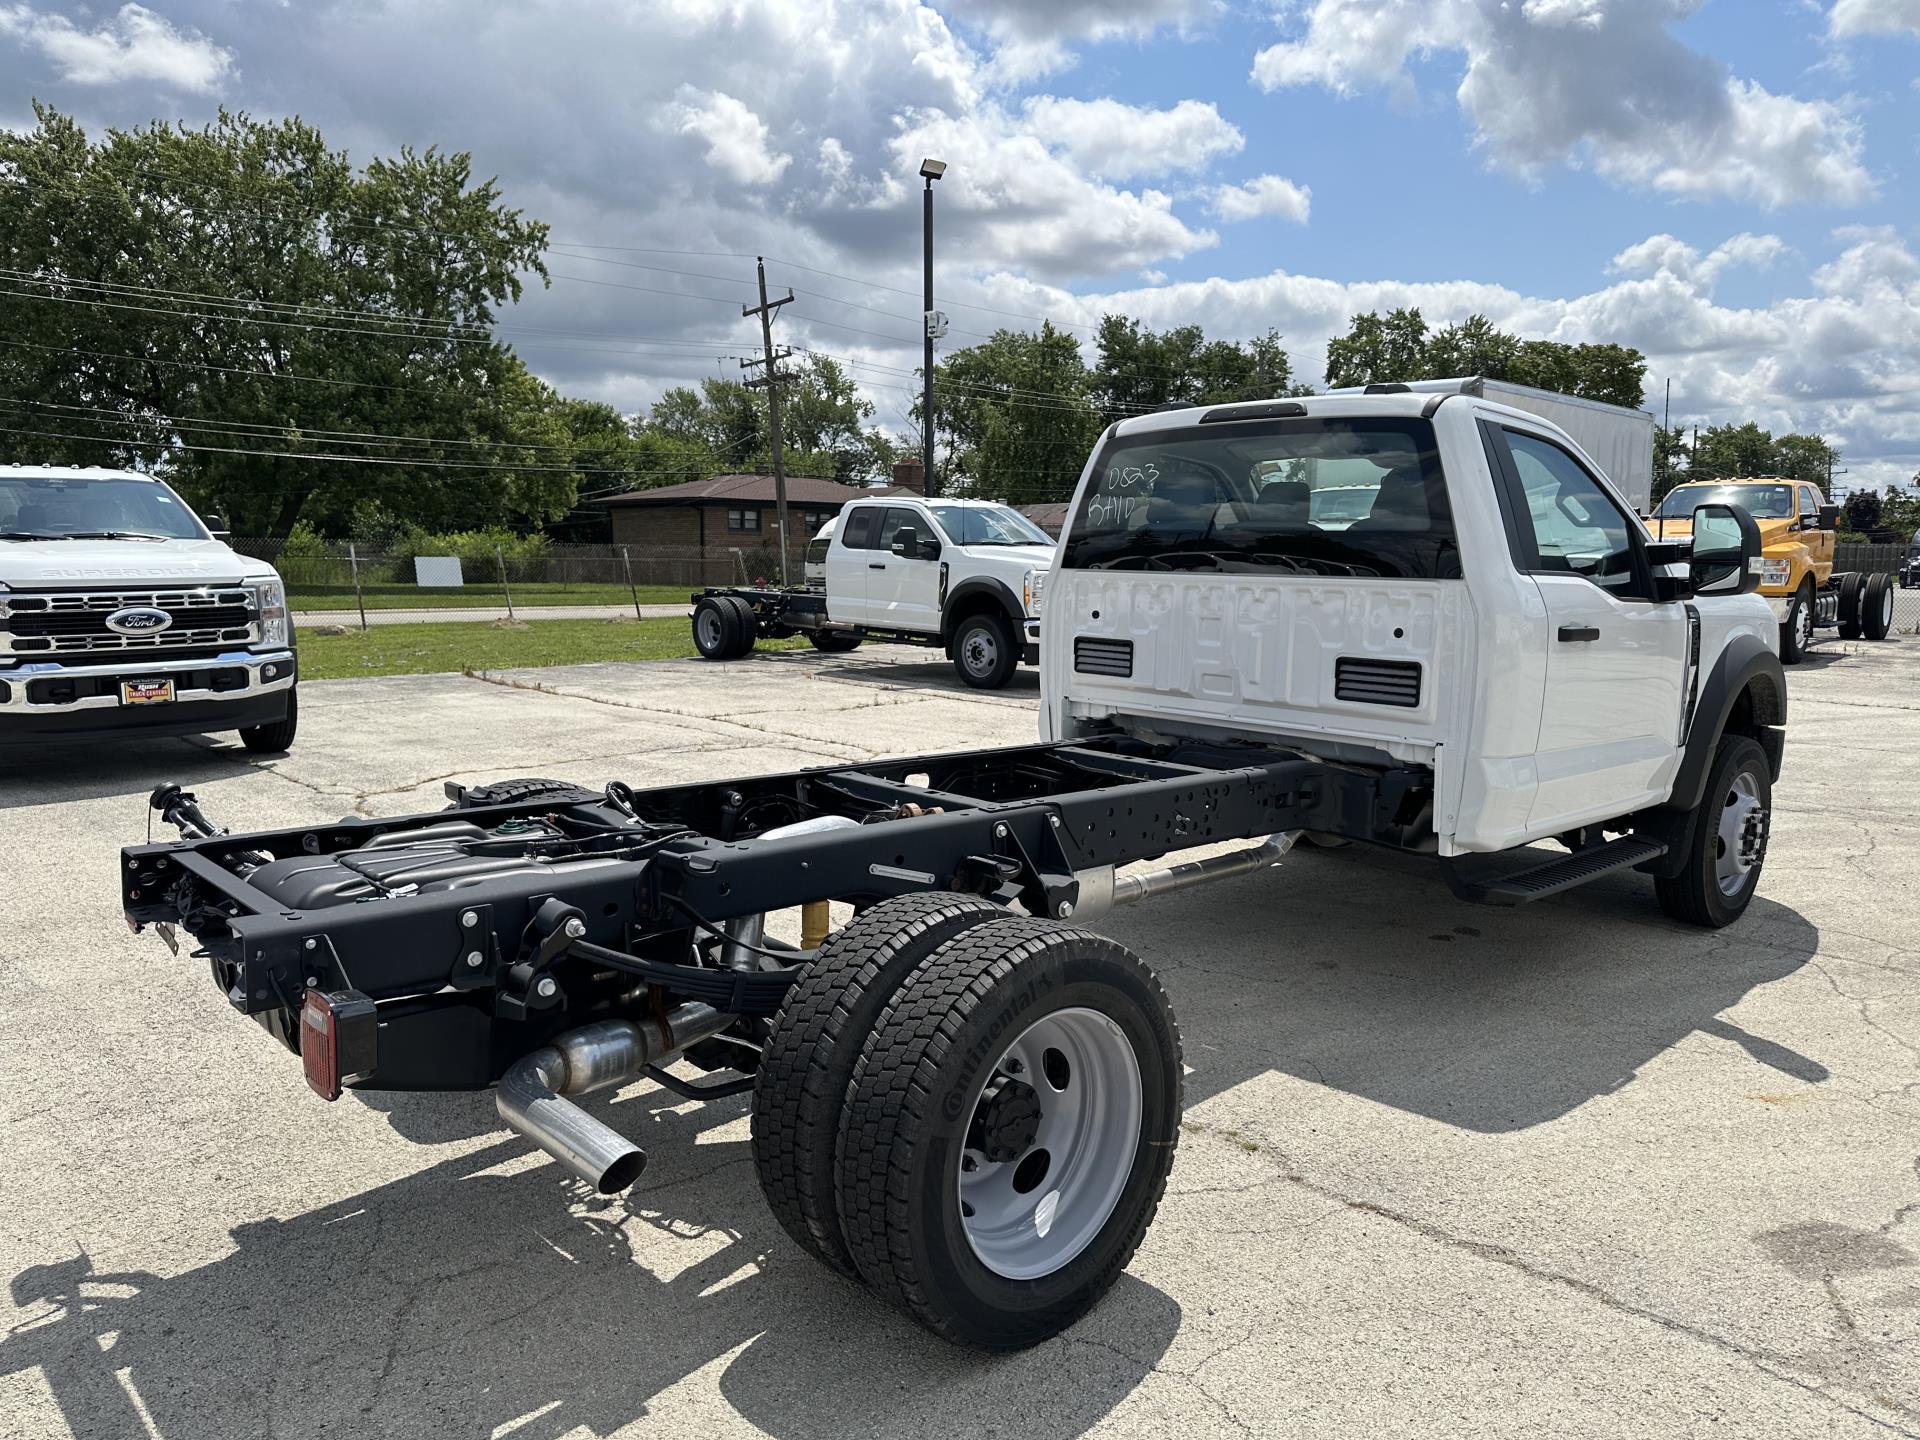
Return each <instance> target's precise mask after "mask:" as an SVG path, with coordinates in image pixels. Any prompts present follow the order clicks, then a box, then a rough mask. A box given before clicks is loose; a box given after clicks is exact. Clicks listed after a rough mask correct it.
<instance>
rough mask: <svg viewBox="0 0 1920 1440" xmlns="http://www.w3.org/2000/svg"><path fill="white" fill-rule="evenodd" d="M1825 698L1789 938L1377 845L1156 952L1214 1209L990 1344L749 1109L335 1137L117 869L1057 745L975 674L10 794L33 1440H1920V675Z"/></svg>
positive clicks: (663, 697)
mask: <svg viewBox="0 0 1920 1440" xmlns="http://www.w3.org/2000/svg"><path fill="white" fill-rule="evenodd" d="M1790 673H1791V691H1792V718H1791V729H1790V735H1789V740H1788V746H1787V773H1786V775H1785V777H1784V779H1783V782H1782V784H1781V785H1780V787H1779V789H1778V791H1777V792H1776V818H1775V823H1774V831H1773V844H1772V850H1771V854H1770V857H1769V863H1768V867H1767V871H1766V876H1765V879H1764V882H1763V885H1762V889H1761V897H1760V899H1759V900H1758V901H1757V902H1756V904H1755V905H1754V908H1753V910H1752V911H1751V912H1750V914H1749V915H1748V917H1747V918H1746V919H1745V920H1744V921H1743V922H1742V923H1741V924H1740V925H1739V926H1737V927H1736V928H1734V929H1731V930H1729V931H1726V932H1724V933H1720V934H1705V933H1701V932H1699V931H1694V930H1689V929H1685V928H1683V927H1681V926H1679V925H1677V924H1674V923H1672V922H1670V921H1668V920H1667V919H1666V918H1665V917H1664V916H1663V915H1662V914H1661V913H1660V911H1659V910H1658V909H1657V908H1656V907H1655V906H1654V903H1653V899H1652V895H1651V887H1650V885H1648V884H1647V883H1646V882H1645V881H1643V880H1641V879H1639V878H1638V877H1628V878H1620V879H1615V880H1611V881H1608V882H1603V883H1602V884H1600V885H1599V886H1596V887H1594V888H1591V889H1588V890H1585V891H1581V892H1576V893H1575V894H1573V895H1571V896H1569V897H1566V898H1563V899H1560V900H1558V901H1551V902H1547V903H1543V904H1540V905H1536V906H1533V907H1530V908H1527V909H1523V910H1515V911H1500V910H1487V909H1477V908H1471V907H1467V906H1464V905H1461V904H1459V903H1458V902H1456V901H1454V900H1453V899H1452V898H1451V897H1450V896H1449V895H1448V893H1447V891H1446V889H1445V888H1444V886H1443V885H1442V884H1441V882H1440V880H1439V878H1438V877H1437V875H1435V874H1433V873H1432V872H1431V870H1430V869H1429V868H1427V867H1424V866H1421V865H1417V864H1410V863H1401V862H1399V861H1397V860H1393V859H1389V858H1383V857H1381V856H1378V855H1372V854H1366V853H1361V852H1359V851H1357V850H1346V851H1340V852H1313V853H1296V854H1295V855H1294V856H1291V857H1289V858H1288V860H1287V861H1286V862H1285V863H1284V865H1283V866H1282V867H1281V868H1280V869H1279V870H1278V871H1276V872H1273V873H1271V874H1268V875H1262V876H1256V877H1252V878H1249V879H1244V880H1237V881H1231V882H1227V883H1225V884H1223V885H1220V886H1217V887H1214V888H1211V889H1206V890H1201V891H1198V892H1191V893H1189V894H1186V895H1182V896H1176V897H1172V898H1169V899H1166V900H1162V901H1159V902H1156V904H1155V905H1153V906H1150V907H1146V908H1143V909H1140V910H1136V911H1128V912H1121V913H1119V914H1117V915H1115V916H1114V917H1112V918H1111V919H1110V920H1109V921H1108V922H1105V923H1104V924H1103V926H1102V927H1101V928H1103V929H1106V930H1107V931H1108V932H1109V933H1111V934H1113V935H1114V936H1116V937H1117V938H1119V939H1120V940H1122V941H1124V942H1125V943H1126V944H1128V945H1130V946H1132V947H1133V948H1134V949H1136V950H1137V951H1138V952H1140V953H1141V954H1142V955H1143V956H1145V957H1146V958H1147V959H1149V960H1150V961H1151V962H1153V963H1154V964H1155V965H1157V966H1158V967H1159V968H1160V970H1161V972H1162V974H1163V975H1164V977H1165V979H1166V982H1167V985H1168V988H1169V990H1170V991H1171V993H1172V997H1173V1001H1174V1004H1175V1006H1176V1008H1177V1011H1178V1013H1179V1015H1180V1017H1181V1023H1182V1027H1183V1033H1184V1038H1185V1048H1186V1059H1187V1063H1188V1065H1189V1066H1190V1067H1191V1068H1190V1073H1189V1075H1188V1076H1187V1100H1188V1121H1187V1126H1186V1129H1185V1133H1184V1135H1183V1138H1182V1142H1181V1148H1180V1153H1179V1158H1178V1161H1177V1163H1176V1165H1175V1168H1174V1172H1173V1180H1172V1184H1171V1188H1170V1190H1169V1193H1168V1196H1167V1199H1166V1202H1165V1203H1164V1205H1163V1206H1162V1208H1161V1211H1160V1216H1159V1219H1158V1221H1157V1222H1156V1224H1155V1225H1154V1228H1153V1229H1152V1231H1151V1232H1150V1234H1149V1236H1148V1239H1147V1242H1146V1245H1145V1246H1144V1248H1143V1249H1142V1251H1141V1252H1140V1254H1139V1256H1138V1258H1137V1259H1136V1260H1135V1262H1134V1263H1133V1265H1132V1267H1131V1269H1130V1271H1129V1273H1128V1274H1127V1275H1126V1276H1125V1277H1124V1279H1123V1280H1122V1282H1121V1283H1120V1285H1119V1286H1118V1287H1117V1289H1116V1290H1115V1291H1114V1292H1113V1294H1112V1295H1111V1296H1110V1297H1109V1298H1108V1300H1107V1301H1106V1302H1105V1303H1104V1304H1103V1305H1102V1306H1101V1307H1100V1308H1099V1309H1097V1310H1096V1311H1095V1312H1094V1313H1093V1314H1092V1315H1091V1316H1090V1317H1089V1318H1088V1319H1086V1320H1085V1321H1083V1322H1082V1323H1081V1324H1080V1325H1078V1326H1077V1327H1076V1328H1075V1329H1074V1330H1072V1331H1071V1332H1070V1333H1069V1334H1068V1335H1066V1336H1065V1337H1063V1338H1062V1339H1060V1340H1058V1341H1055V1342H1052V1343H1050V1344H1047V1345H1044V1346H1042V1347H1040V1348H1038V1349H1036V1350H1034V1351H1031V1352H1028V1353H1025V1354H1022V1355H1016V1356H1011V1357H1002V1358H983V1357H981V1356H978V1355H973V1354H969V1353H963V1352H960V1351H956V1350H953V1349H950V1348H948V1347H947V1346H945V1345H943V1344H941V1343H940V1342H937V1341H935V1340H932V1339H930V1338H928V1337H927V1336H926V1335H924V1334H922V1333H921V1332H920V1331H918V1330H917V1329H915V1328H913V1327H912V1326H910V1325H909V1324H907V1323H906V1322H904V1321H902V1320H900V1319H898V1318H896V1317H894V1316H893V1315H891V1314H889V1313H887V1312H884V1311H882V1310H881V1309H879V1308H878V1307H877V1306H876V1305H875V1304H872V1303H869V1301H868V1299H867V1297H866V1296H865V1295H864V1293H863V1292H861V1291H859V1290H857V1289H855V1288H854V1287H852V1286H849V1285H847V1284H844V1283H842V1282H841V1281H839V1280H837V1279H835V1278H834V1277H832V1276H831V1275H829V1274H828V1273H827V1272H826V1271H825V1270H824V1269H822V1268H821V1267H820V1266H818V1265H816V1264H814V1263H812V1262H811V1261H810V1260H808V1259H807V1258H806V1257H804V1256H803V1255H801V1254H800V1253H799V1252H798V1251H797V1250H796V1249H795V1248H794V1247H793V1246H792V1245H791V1244H790V1243H789V1242H788V1241H787V1239H786V1237H785V1235H784V1234H783V1233H782V1232H781V1231H780V1229H779V1228H778V1226H777V1225H776V1224H775V1223H774V1221H773V1220H772V1219H771V1217H770V1216H769V1215H768V1214H767V1212H766V1210H765V1208H764V1206H763V1205H762V1203H761V1201H760V1198H759V1195H758V1192H757V1189H756V1187H755V1184H754V1179H753V1168H752V1162H751V1159H750V1157H749V1154H748V1146H747V1120H746V1111H745V1108H744V1107H745V1101H744V1100H734V1101H729V1102H723V1103H720V1104H716V1105H713V1106H708V1107H704V1108H703V1107H699V1106H693V1105H687V1104H682V1103H677V1102H676V1101H675V1100H674V1098H673V1097H672V1096H670V1095H667V1094H665V1093H664V1092H661V1091H659V1090H656V1089H654V1088H652V1087H651V1086H648V1085H636V1086H632V1087H629V1088H628V1089H626V1090H624V1091H621V1092H620V1093H619V1094H618V1095H617V1096H616V1097H615V1098H613V1099H612V1100H610V1101H606V1100H603V1101H600V1102H598V1104H597V1105H596V1109H597V1111H598V1113H601V1114H603V1115H606V1116H608V1117H609V1118H611V1119H612V1121H613V1123H615V1124H617V1125H620V1126H622V1127H623V1128H625V1129H626V1130H627V1131H629V1132H630V1133H632V1134H634V1135H635V1136H636V1137H642V1143H643V1144H646V1145H647V1146H648V1147H649V1149H650V1151H651V1153H652V1162H651V1164H650V1166H649V1168H648V1169H647V1171H646V1172H645V1174H644V1175H643V1176H642V1178H641V1180H640V1183H639V1184H638V1186H637V1187H636V1188H635V1189H634V1190H633V1191H632V1192H631V1193H630V1194H629V1195H628V1196H625V1197H623V1198H621V1199H619V1200H615V1201H604V1200H597V1199H592V1198H589V1197H587V1196H585V1195H583V1194H582V1193H581V1190H580V1188H579V1187H577V1186H574V1185H572V1184H569V1183H568V1182H567V1181H565V1180H564V1179H563V1178H562V1176H561V1173H560V1172H559V1170H558V1168H557V1167H556V1166H555V1165H553V1164H552V1163H550V1162H549V1161H548V1160H547V1159H546V1158H545V1157H544V1156H542V1155H541V1154H539V1153H538V1152H536V1151H534V1150H532V1149H531V1147H529V1146H528V1145H526V1144H525V1143H523V1142H521V1141H520V1140H518V1139H517V1138H513V1137H510V1136H508V1135H507V1134H506V1133H505V1132H503V1131H501V1130H499V1129H498V1128H497V1127H496V1125H495V1122H494V1119H493V1110H492V1104H491V1101H490V1099H489V1098H488V1097H486V1096H481V1095H474V1096H435V1095H413V1096H369V1097H365V1098H359V1097H352V1096H350V1097H349V1098H346V1099H344V1100H342V1101H341V1102H340V1103H338V1104H336V1105H334V1106H331V1107H329V1106H326V1105H323V1104H322V1103H321V1102H320V1101H319V1100H317V1099H316V1098H315V1097H314V1096H313V1095H312V1094H311V1093H310V1092H309V1091H308V1090H307V1088H306V1087H305V1085H304V1084H303V1083H302V1080H301V1077H300V1071H299V1066H298V1064H297V1063H296V1062H295V1061H293V1060H292V1059H291V1058H290V1057H289V1056H287V1055H286V1054H285V1053H284V1052H283V1051H280V1050H278V1049H277V1048H276V1047H275V1045H274V1044H273V1043H272V1042H271V1041H270V1040H269V1039H268V1037H267V1036H266V1034H265V1033H264V1032H263V1031H261V1030H260V1029H258V1028H257V1027H255V1026H253V1025H251V1024H249V1023H247V1022H245V1021H243V1020H241V1019H239V1018H238V1017H236V1016H235V1015H233V1014H232V1013H231V1012H230V1011H229V1010H228V1009H227V1007H226V1006H225V1004H224V1003H223V1002H222V1000H221V999H220V997H219V996H218V995H216V994H215V993H214V991H213V990H212V988H211V986H210V985H209V983H208V979H207V974H206V969H205V966H204V965H203V964H201V963H199V962H196V961H193V960H190V959H188V958H186V957H185V956H184V955H183V956H182V957H181V958H178V959H175V958H172V957H170V956H169V955H168V953H167V951H166V950H165V949H164V948H163V947H162V946H161V944H160V943H159V941H158V940H156V939H154V938H152V937H151V936H145V937H138V938H136V937H132V936H129V935H128V933H127V931H126V929H125V927H124V925H123V923H122V921H121V917H120V913H119V909H118V904H117V892H116V887H115V881H114V871H115V852H116V849H117V847H118V846H120V845H121V844H123V843H126V842H129V841H132V840H137V839H138V838H140V837H141V835H142V834H143V833H144V832H145V827H146V819H145V812H144V804H143V801H144V795H145V793H146V791H147V790H148V789H149V788H150V787H151V786H152V785H153V784H155V783H156V782H157V781H160V780H162V779H174V780H179V781H181V782H183V783H186V784H188V785H189V786H191V787H192V788H193V789H194V790H196V791H197V792H198V793H199V795H200V796H201V799H202V801H203V803H204V805H205V808H206V809H207V810H208V812H209V813H210V814H211V815H212V816H214V818H215V819H216V820H218V821H221V822H223V823H228V824H233V825H235V826H239V827H247V828H253V827H260V826H267V825H275V824H295V823H304V822H308V821H311V820H313V819H314V818H316V817H323V816H331V815H335V814H340V813H345V812H349V811H361V812H365V813H391V812H403V811H407V810H410V809H424V808H429V807H436V806H437V805H438V804H439V803H441V802H440V786H441V782H442V781H443V779H445V778H448V777H454V778H459V779H462V780H470V781H471V780H478V779H485V778H499V777H505V776H512V775H527V774H531V775H556V776H561V777H568V778H577V779H579V780H582V781H594V782H598V781H600V780H604V779H606V778H610V777H613V776H619V777H621V778H623V779H625V780H627V781H629V782H630V783H633V784H635V785H645V784H654V783H664V782H668V781H675V780H688V779H697V778H707V777H718V776H723V775H727V774H733V773H744V772H753V771H769V770H776V769H782V768H789V767H795V766H801V765H809V764H819V763H825V762H830V761H834V760H843V759H857V758H862V757H866V756H870V755H876V754H886V753H892V754H898V753H910V752H913V751H926V750H935V749H955V748H963V747H969V746H975V745H981V744H991V743H1015V742H1020V741H1024V740H1026V739H1029V738H1031V736H1032V735H1033V733H1034V708H1035V700H1036V697H1037V687H1036V685H1035V682H1034V679H1033V676H1032V673H1031V672H1023V673H1022V675H1021V676H1020V677H1019V679H1018V680H1017V681H1016V683H1015V686H1014V687H1013V688H1012V689H1011V690H1009V691H1006V692H1003V693H1000V694H997V695H992V696H982V695H978V694H974V693H970V692H967V691H964V690H963V689H961V688H959V687H958V686H957V685H956V684H955V683H954V681H953V678H952V674H951V671H950V669H949V668H948V667H947V666H945V665H944V664H934V663H929V660H928V657H927V656H925V654H924V653H916V652H910V651H893V652H889V651H886V650H884V649H877V648H876V649H870V650H863V651H861V652H859V653H858V654H856V655H853V656H848V657H833V658H826V657H820V656H816V655H814V654H812V653H793V654H778V655H764V654H763V655H760V656H757V657H755V658H754V659H753V660H751V661H748V662H743V663H742V664H739V665H731V666H724V667H722V666H709V665H703V664H701V663H700V662H663V663H657V664H651V665H627V666H612V665H610V666H588V667H578V668H574V669H568V670H538V671H523V672H517V673H513V674H505V675H500V676H496V677H491V678H487V679H474V678H464V677H459V676H427V677H407V678H395V679H385V680H352V681H336V682H330V683H327V684H318V685H314V686H311V687H309V688H308V690H307V691H306V692H305V695H304V699H303V712H304V713H303V716H302V719H303V733H302V735H301V740H300V744H299V747H298V749H297V750H296V751H295V753H294V754H292V755H291V756H289V757H287V758H285V759H280V760H275V761H270V762H266V763H260V762H257V761H255V760H253V759H252V758H250V757H247V756H245V755H244V753H243V752H242V751H241V750H240V749H239V748H238V747H237V745H234V744H230V743H226V742H225V741H221V740H215V741H196V742H187V741H154V742H146V743H137V744H136V743H126V744H113V745H95V746H91V747H87V748H83V749H75V750H72V751H65V752H55V753H51V754H48V753H36V754H33V755H31V756H26V755H15V756H13V757H11V758H7V757H0V824H4V825H5V826H6V831H7V844H6V851H5V853H6V860H5V862H4V867H3V868H4V875H5V882H4V900H0V906H3V907H4V914H5V918H6V921H7V924H6V928H5V930H4V931H3V932H0V1135H3V1136H4V1137H5V1141H4V1145H0V1194H4V1196H5V1204H4V1206H3V1207H0V1280H4V1282H5V1289H4V1291H0V1436H4V1437H8V1440H12V1437H48V1436H64V1435H67V1434H73V1435H77V1436H85V1437H93V1436H103V1437H104V1436H114V1437H119V1436H141V1435H146V1436H156V1435H157V1436H162V1437H167V1440H218V1437H258V1436H264V1435H269V1434H271V1435H275V1436H280V1437H315V1436H321V1435H326V1436H348V1435H356V1436H357V1435H382V1436H385V1435H394V1436H436V1437H437V1436H483V1437H484V1436H490V1435H509V1434H510V1435H513V1436H516V1437H529V1440H559V1437H563V1436H565V1437H584V1436H611V1435H616V1434H618V1435H641V1434H650V1435H696V1434H697V1435H702V1436H733V1435H747V1434H758V1433H767V1434H772V1435H777V1436H783V1437H796V1440H800V1437H822V1440H825V1437H838V1436H854V1435H884V1436H919V1435H927V1436H936V1435H952V1434H967V1435H979V1436H998V1435H1007V1436H1019V1437H1022V1440H1051V1437H1067V1436H1076V1435H1081V1434H1097V1435H1125V1436H1138V1435H1165V1436H1194V1435H1212V1434H1254V1435H1337V1436H1374V1435H1403V1434H1432V1435H1436V1436H1449V1437H1454V1436H1464V1435H1513V1436H1537V1435H1545V1434H1552V1435H1606V1436H1620V1435H1643V1436H1654V1435H1659V1436H1667V1435H1706V1434H1713V1435H1719V1436H1727V1435H1753V1436H1761V1435H1765V1436H1811V1435H1855V1434H1858V1435H1882V1434H1887V1433H1897V1434H1920V1159H1916V1157H1917V1156H1920V1070H1916V1063H1917V1062H1920V938H1916V937H1920V885H1916V883H1915V877H1916V875H1917V874H1920V828H1916V824H1915V821H1914V819H1913V809H1912V800H1913V797H1914V796H1915V794H1916V793H1920V758H1917V757H1920V685H1917V684H1916V679H1920V642H1916V641H1914V640H1912V639H1906V640H1902V641H1899V642H1897V643H1890V644H1886V645H1878V646H1872V645H1842V644H1839V643H1837V642H1832V641H1829V642H1826V643H1825V644H1823V645H1822V647H1821V649H1820V652H1819V653H1818V654H1817V655H1816V656H1815V657H1814V658H1813V659H1812V660H1810V661H1809V662H1808V663H1806V664H1803V665H1802V666H1800V667H1798V668H1797V669H1795V670H1793V671H1792V672H1790Z"/></svg>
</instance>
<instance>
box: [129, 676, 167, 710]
mask: <svg viewBox="0 0 1920 1440" xmlns="http://www.w3.org/2000/svg"><path fill="white" fill-rule="evenodd" d="M172 699H173V681H171V680H122V681H121V682H120V703H121V704H122V705H165V704H168V703H169V702H171V701H172Z"/></svg>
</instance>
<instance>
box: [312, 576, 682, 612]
mask: <svg viewBox="0 0 1920 1440" xmlns="http://www.w3.org/2000/svg"><path fill="white" fill-rule="evenodd" d="M638 588H639V591H640V603H641V604H642V605H684V604H685V603H686V600H687V597H688V596H689V595H691V594H692V593H693V592H694V591H695V590H698V589H700V588H701V587H700V586H698V585H642V586H639V587H638ZM365 596H366V603H367V609H369V610H465V609H471V608H481V607H486V606H504V605H505V604H506V603H507V602H506V597H505V596H503V595H502V594H501V593H500V587H499V586H498V585H488V584H485V583H479V582H476V583H475V584H472V585H462V586H460V587H459V588H458V589H448V590H422V589H421V588H420V587H419V586H418V585H392V584H381V585H368V586H366V587H365ZM288 603H289V604H290V605H291V606H292V607H293V610H294V612H295V613H296V614H298V613H299V612H300V611H302V610H352V609H353V608H354V606H355V602H354V597H353V586H351V585H302V586H300V587H299V588H298V589H297V590H295V591H294V592H293V593H292V594H291V595H290V596H288ZM632 603H633V591H631V590H629V589H627V587H626V586H624V585H563V584H560V583H559V582H557V581H551V580H543V581H540V582H538V583H537V584H536V583H532V582H529V583H527V584H525V585H515V586H514V587H513V606H514V609H516V610H518V609H520V608H521V607H522V606H525V607H526V608H527V609H529V610H534V609H538V608H539V607H540V606H542V605H631V604H632Z"/></svg>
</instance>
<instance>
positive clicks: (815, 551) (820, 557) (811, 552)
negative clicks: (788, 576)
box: [807, 540, 832, 565]
mask: <svg viewBox="0 0 1920 1440" xmlns="http://www.w3.org/2000/svg"><path fill="white" fill-rule="evenodd" d="M830 543H832V542H831V541H830V540H809V541H808V542H807V564H809V565H824V564H826V563H827V546H828V545H829V544H830Z"/></svg>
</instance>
